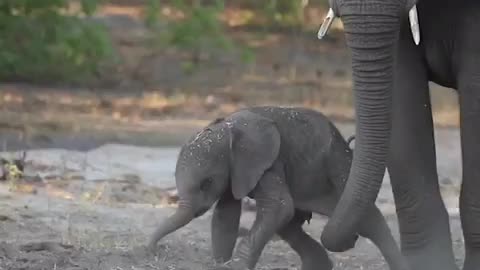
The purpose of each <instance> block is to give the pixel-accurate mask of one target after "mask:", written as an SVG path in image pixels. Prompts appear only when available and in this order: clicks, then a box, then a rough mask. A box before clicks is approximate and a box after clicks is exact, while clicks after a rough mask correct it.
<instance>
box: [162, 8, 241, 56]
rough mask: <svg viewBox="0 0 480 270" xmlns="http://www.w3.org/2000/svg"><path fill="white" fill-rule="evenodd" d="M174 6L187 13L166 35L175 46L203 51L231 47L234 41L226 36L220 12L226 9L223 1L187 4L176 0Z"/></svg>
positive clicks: (169, 42)
mask: <svg viewBox="0 0 480 270" xmlns="http://www.w3.org/2000/svg"><path fill="white" fill-rule="evenodd" d="M173 2H174V6H175V7H176V8H177V9H179V10H181V11H182V12H183V13H184V14H185V19H183V20H181V21H179V22H173V23H172V24H171V25H170V26H169V27H168V30H167V31H166V33H165V35H164V40H165V41H166V42H167V43H168V44H170V45H174V46H175V47H179V48H182V49H187V50H193V51H198V52H199V51H202V50H204V49H207V48H211V49H217V48H220V49H229V48H231V47H232V43H231V41H230V40H229V39H227V37H226V36H225V33H224V29H223V27H222V24H221V22H220V21H219V20H218V14H219V13H220V12H221V11H222V10H223V9H224V4H223V1H221V0H217V1H215V3H213V4H210V5H202V4H201V3H199V1H198V3H197V4H193V5H187V4H185V2H184V1H183V0H174V1H173Z"/></svg>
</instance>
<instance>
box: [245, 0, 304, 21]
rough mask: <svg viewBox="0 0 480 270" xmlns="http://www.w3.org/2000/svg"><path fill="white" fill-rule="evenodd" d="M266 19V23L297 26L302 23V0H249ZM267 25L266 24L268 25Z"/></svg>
mask: <svg viewBox="0 0 480 270" xmlns="http://www.w3.org/2000/svg"><path fill="white" fill-rule="evenodd" d="M249 1H250V2H251V3H250V5H252V6H253V7H254V8H255V9H257V10H258V11H260V13H261V14H262V15H263V16H265V18H266V19H267V24H268V25H272V26H280V27H298V26H301V25H302V23H303V8H304V6H303V5H304V3H303V2H304V1H303V0H263V1H258V0H249ZM268 25H267V26H268Z"/></svg>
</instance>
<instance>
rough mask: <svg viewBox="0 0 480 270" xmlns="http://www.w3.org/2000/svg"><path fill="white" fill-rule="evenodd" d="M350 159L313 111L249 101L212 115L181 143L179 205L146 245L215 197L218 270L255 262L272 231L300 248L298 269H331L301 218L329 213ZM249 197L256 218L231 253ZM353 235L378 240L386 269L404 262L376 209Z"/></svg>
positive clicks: (400, 266) (325, 122)
mask: <svg viewBox="0 0 480 270" xmlns="http://www.w3.org/2000/svg"><path fill="white" fill-rule="evenodd" d="M351 161H352V150H351V149H350V148H349V146H348V143H347V142H346V141H345V140H344V138H343V137H342V135H341V134H340V132H339V131H338V130H337V128H336V127H335V126H334V125H333V124H332V123H331V122H330V121H329V120H328V119H327V118H326V117H325V116H324V115H323V114H321V113H319V112H316V111H314V110H309V109H304V108H281V107H253V108H248V109H243V110H240V111H237V112H235V113H233V114H231V115H230V116H228V117H227V118H225V119H217V120H216V121H214V122H212V123H211V124H210V125H208V126H207V127H206V128H205V129H203V131H201V132H199V133H198V134H197V135H196V136H195V137H193V138H191V139H190V140H189V141H188V143H187V144H185V145H184V146H183V147H182V149H181V151H180V154H179V156H178V160H177V165H176V170H175V178H176V185H177V190H178V195H179V207H178V210H177V211H176V213H175V214H174V215H173V216H171V217H170V218H168V219H167V220H165V221H164V222H163V224H161V226H160V227H159V228H158V229H157V231H156V232H155V233H154V234H153V236H152V238H151V242H150V245H149V247H150V248H151V249H154V248H155V247H156V244H157V242H158V241H159V240H160V239H161V238H163V237H164V236H165V235H167V234H169V233H171V232H173V231H175V230H177V229H179V228H181V227H182V226H184V225H186V224H188V223H189V222H190V221H191V220H192V219H194V218H196V217H198V216H200V215H203V214H204V213H205V212H207V211H208V210H209V209H210V207H211V206H212V205H213V204H214V203H215V202H217V204H216V206H215V209H214V213H213V218H212V228H211V229H212V249H213V256H214V259H215V261H216V262H217V263H218V264H220V265H222V264H225V263H226V264H225V265H222V266H220V267H219V268H218V269H241V270H244V269H254V268H255V265H256V263H257V261H258V259H259V257H260V255H261V253H262V250H263V248H264V247H265V245H266V244H267V242H268V241H269V240H270V239H271V238H272V237H273V236H274V235H275V234H278V235H279V236H280V237H281V238H282V239H283V240H285V241H286V242H287V243H288V244H289V245H290V246H291V247H292V248H293V249H294V250H295V251H296V252H297V253H298V254H299V256H300V257H301V261H302V269H303V270H318V269H322V270H324V269H332V263H331V261H330V259H329V258H328V255H327V252H326V251H325V249H324V248H323V247H322V246H321V245H320V244H319V243H318V242H317V241H315V240H314V239H312V238H311V237H310V236H309V235H308V234H307V233H306V232H304V231H303V229H302V224H303V223H304V222H305V221H306V220H308V219H309V218H310V217H311V214H312V212H313V213H318V214H322V215H326V216H329V215H330V214H331V213H332V212H333V210H334V208H335V205H336V204H337V201H338V199H339V196H340V194H341V193H342V191H343V189H344V186H345V182H346V180H347V177H348V174H349V170H350V163H351ZM247 196H248V197H251V198H254V199H255V201H256V204H257V214H256V219H255V221H254V224H253V226H252V228H251V229H250V231H249V232H248V234H247V236H245V237H244V238H242V240H241V241H240V242H239V244H238V247H237V249H236V251H235V254H234V255H233V250H234V247H235V244H236V239H237V235H238V229H239V220H240V214H241V200H242V198H244V197H247ZM358 234H359V235H361V236H363V237H366V238H369V239H370V240H371V241H372V242H373V243H375V245H376V246H377V247H378V248H379V249H380V251H381V253H382V254H383V255H384V257H385V259H386V261H387V262H388V264H389V266H390V269H392V270H405V269H409V268H408V266H407V264H406V261H405V260H404V257H403V256H402V254H401V253H400V250H399V248H398V246H397V244H396V242H395V240H394V238H393V236H392V235H391V232H390V229H389V228H388V226H387V223H386V221H385V219H384V217H383V215H382V214H381V212H380V211H379V209H378V208H376V207H374V208H372V209H371V211H370V212H369V213H368V214H367V215H366V216H365V218H364V219H363V221H362V223H361V224H360V225H359V228H358ZM357 238H358V236H357V237H355V238H354V239H351V245H350V246H349V247H347V248H352V247H353V246H354V245H355V242H356V240H357ZM232 255H233V258H232ZM227 262H228V263H227Z"/></svg>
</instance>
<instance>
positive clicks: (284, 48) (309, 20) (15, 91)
mask: <svg viewBox="0 0 480 270" xmlns="http://www.w3.org/2000/svg"><path fill="white" fill-rule="evenodd" d="M327 10H328V1H327V0H298V1H297V0H262V1H256V0H229V1H220V0H218V1H214V0H188V1H187V0H45V1H37V0H22V1H15V0H2V1H0V33H1V34H0V36H1V38H0V41H1V42H0V81H1V85H0V106H1V110H2V113H1V116H0V118H1V119H0V128H2V129H4V130H5V131H4V132H1V135H0V137H4V141H5V140H7V141H8V143H7V146H9V147H10V149H12V150H13V149H17V148H19V147H23V146H25V144H28V147H33V148H35V147H52V146H61V147H68V148H72V149H81V150H82V149H83V150H85V149H89V148H92V147H94V146H97V145H99V144H101V143H103V142H107V141H108V142H126V143H134V144H143V145H178V144H179V143H182V142H183V141H184V140H185V139H186V137H188V136H190V135H191V133H192V132H193V130H195V129H197V128H198V127H199V126H202V125H204V124H205V123H206V122H205V121H209V120H211V119H213V118H215V117H219V116H223V115H226V114H228V113H230V112H232V111H234V110H236V109H238V108H241V107H245V106H251V105H266V104H273V105H288V106H306V107H311V108H315V109H318V110H321V111H322V112H324V113H325V114H327V115H328V116H330V117H332V119H335V120H337V121H350V120H352V119H353V118H354V110H353V108H352V93H351V70H350V69H351V68H350V56H349V51H348V50H347V48H346V46H345V42H344V36H343V33H342V25H341V21H340V20H338V19H337V20H336V21H335V23H334V25H333V27H332V29H331V31H330V32H329V35H328V36H327V38H325V39H324V40H322V41H320V40H318V39H317V38H316V32H317V30H318V28H319V26H320V24H321V22H322V20H323V18H324V16H325V14H326V11H327ZM433 87H434V88H439V87H438V86H433ZM432 99H433V103H434V110H435V122H436V124H438V125H441V126H456V125H457V124H458V110H457V107H456V106H457V104H456V97H455V95H454V94H453V93H452V92H451V91H449V90H446V89H442V90H440V91H434V92H433V95H432ZM19 129H23V130H25V132H24V134H26V136H25V137H23V138H22V139H23V141H18V140H17V139H16V138H17V136H18V130H19Z"/></svg>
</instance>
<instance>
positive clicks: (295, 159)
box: [250, 107, 341, 173]
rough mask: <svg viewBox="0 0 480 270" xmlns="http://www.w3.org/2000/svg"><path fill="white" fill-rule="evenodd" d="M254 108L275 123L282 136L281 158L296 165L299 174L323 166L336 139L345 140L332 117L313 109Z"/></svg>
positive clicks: (254, 110) (252, 109) (253, 109)
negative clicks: (331, 119)
mask: <svg viewBox="0 0 480 270" xmlns="http://www.w3.org/2000/svg"><path fill="white" fill-rule="evenodd" d="M250 110H251V111H252V112H254V113H258V114H260V115H262V116H264V117H266V118H269V119H272V120H273V121H274V122H275V124H276V126H277V128H278V129H279V131H280V135H281V138H282V145H281V150H280V154H281V158H282V159H285V161H286V163H288V164H295V165H296V166H295V168H294V169H295V171H298V173H301V172H300V170H306V169H311V167H313V166H314V167H317V168H318V167H319V166H321V165H322V163H324V161H325V159H326V158H327V156H328V150H329V147H330V144H331V143H332V140H336V139H341V137H340V138H338V135H339V134H338V131H337V130H336V129H335V127H334V126H333V124H332V123H331V122H330V121H329V119H328V118H327V117H325V116H324V115H323V114H322V113H320V112H317V111H314V110H311V109H306V108H281V107H256V108H251V109H250ZM292 173H293V172H292Z"/></svg>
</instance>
